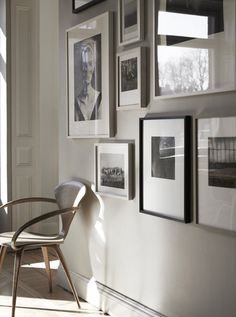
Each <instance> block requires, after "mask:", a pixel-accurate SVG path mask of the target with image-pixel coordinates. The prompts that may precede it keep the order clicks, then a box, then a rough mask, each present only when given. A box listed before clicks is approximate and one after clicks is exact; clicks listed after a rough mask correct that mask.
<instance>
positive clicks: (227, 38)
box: [152, 0, 236, 99]
mask: <svg viewBox="0 0 236 317" xmlns="http://www.w3.org/2000/svg"><path fill="white" fill-rule="evenodd" d="M152 1H153V35H154V37H153V43H154V45H153V98H154V99H165V98H173V97H185V96H194V95H200V94H209V93H217V92H223V91H233V90H235V89H236V82H235V78H236V61H235V37H236V31H235V30H236V23H235V16H236V3H235V1H232V0H224V1H222V2H219V3H218V4H217V5H214V3H215V2H214V1H212V7H211V8H209V7H210V1H209V2H206V1H202V0H199V1H192V3H191V2H189V1H186V2H185V1H171V0H152Z"/></svg>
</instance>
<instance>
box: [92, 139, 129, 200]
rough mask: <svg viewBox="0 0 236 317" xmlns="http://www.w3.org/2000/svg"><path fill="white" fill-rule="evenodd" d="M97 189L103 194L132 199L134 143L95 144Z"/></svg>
mask: <svg viewBox="0 0 236 317" xmlns="http://www.w3.org/2000/svg"><path fill="white" fill-rule="evenodd" d="M94 147H95V151H94V152H95V191H96V192H97V193H99V194H101V195H106V196H112V197H117V198H123V199H127V200H129V199H132V166H131V161H132V144H131V143H97V144H95V146H94Z"/></svg>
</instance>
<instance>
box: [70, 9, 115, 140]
mask: <svg viewBox="0 0 236 317" xmlns="http://www.w3.org/2000/svg"><path fill="white" fill-rule="evenodd" d="M112 25H113V23H112V13H111V12H105V13H103V14H101V15H99V16H97V17H95V18H92V19H91V20H88V21H86V22H83V23H81V24H79V25H76V26H75V27H73V28H71V29H69V30H67V32H66V35H67V77H68V80H67V91H68V137H73V138H98V137H99V138H107V137H111V136H113V132H114V131H113V120H114V118H113V107H112V104H113V102H114V100H113V95H114V94H113V83H112V80H111V79H112V78H113V77H112V74H113V71H112V70H113V54H112V52H113V50H112V43H113V41H112Z"/></svg>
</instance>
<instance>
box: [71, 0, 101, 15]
mask: <svg viewBox="0 0 236 317" xmlns="http://www.w3.org/2000/svg"><path fill="white" fill-rule="evenodd" d="M102 1H104V0H72V11H73V13H79V12H81V11H83V10H85V9H87V8H89V7H91V6H93V5H94V4H97V3H100V2H102Z"/></svg>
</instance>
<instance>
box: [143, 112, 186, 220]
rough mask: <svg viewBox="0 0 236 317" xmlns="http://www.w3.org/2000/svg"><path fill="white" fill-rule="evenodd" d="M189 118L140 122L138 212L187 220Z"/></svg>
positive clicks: (153, 119) (152, 119) (150, 119)
mask: <svg viewBox="0 0 236 317" xmlns="http://www.w3.org/2000/svg"><path fill="white" fill-rule="evenodd" d="M191 161H192V160H191V117H189V116H185V117H178V118H172V117H171V118H161V117H146V118H143V119H140V211H141V212H142V213H147V214H151V215H154V216H159V217H163V218H167V219H174V220H178V221H182V222H185V223H187V222H190V221H191Z"/></svg>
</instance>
